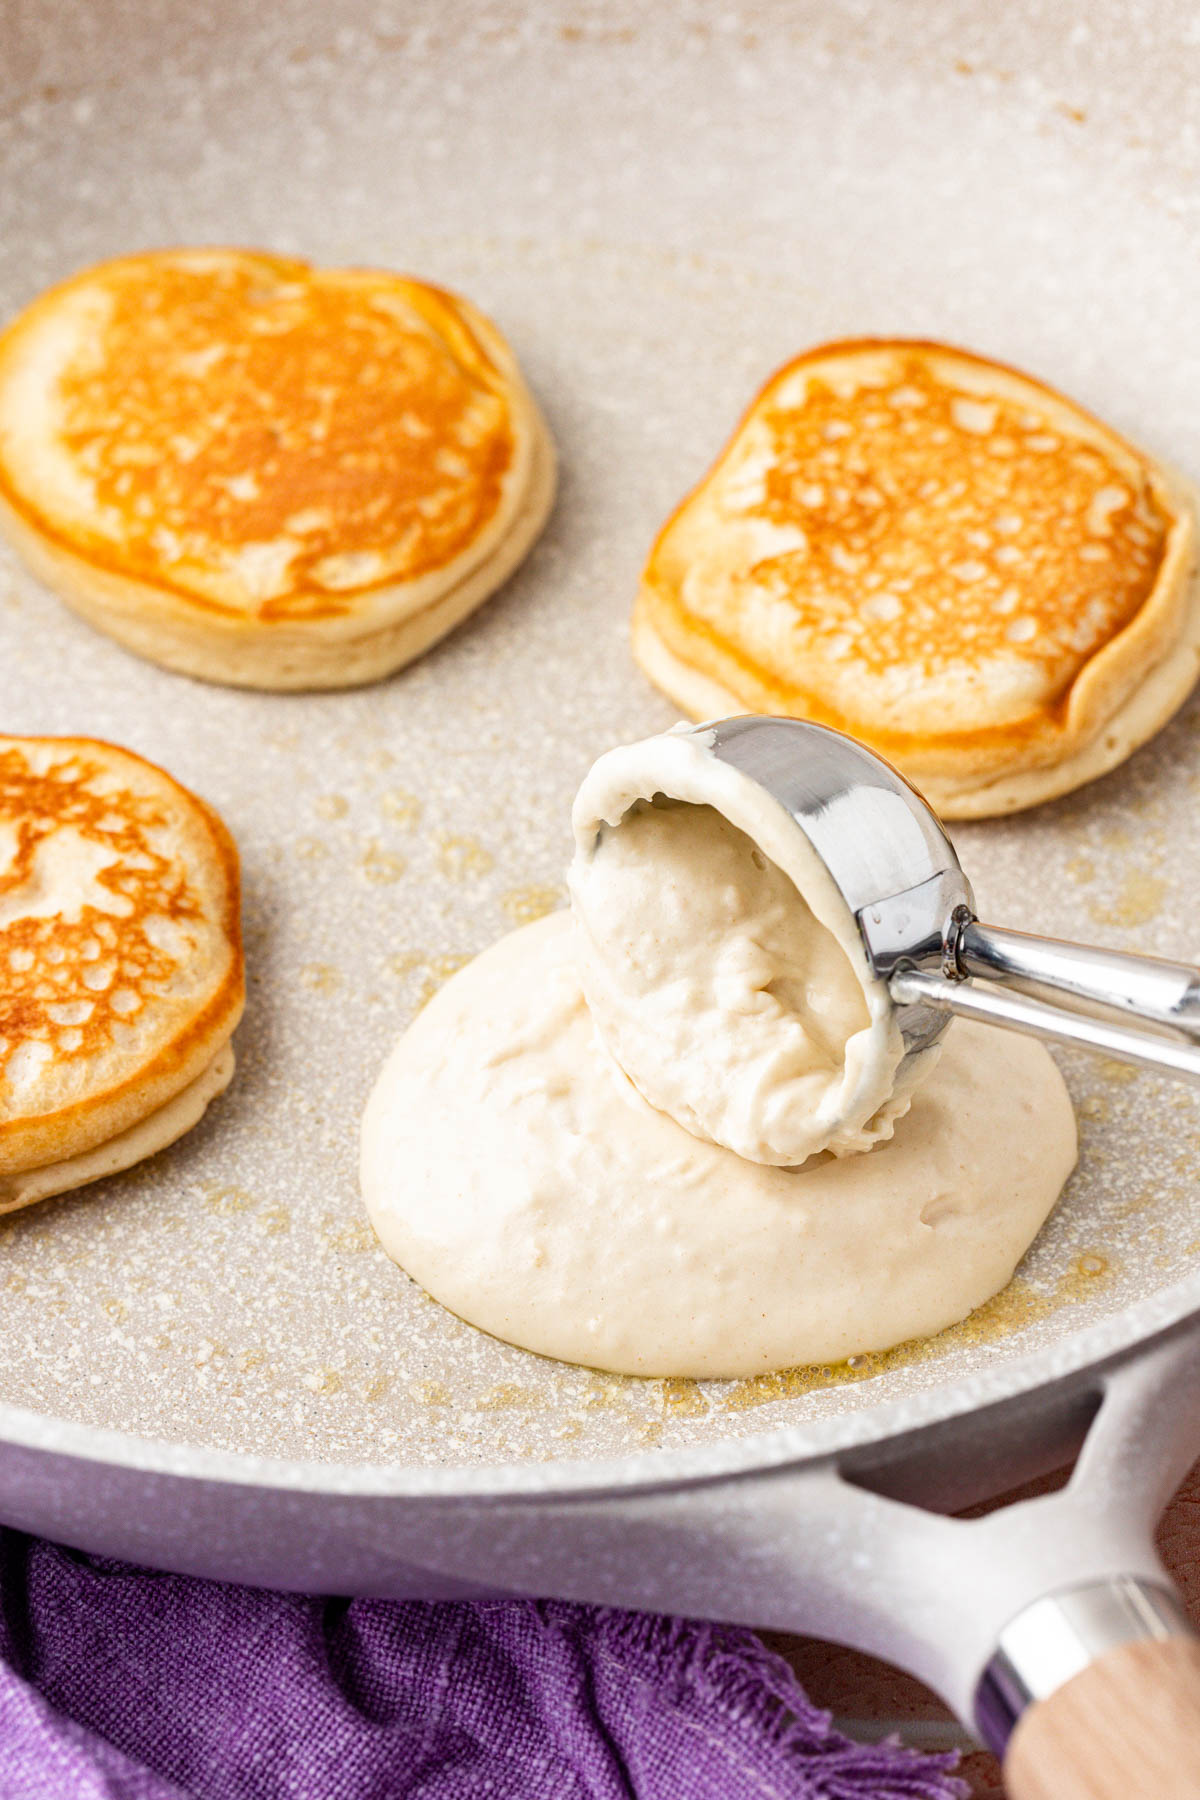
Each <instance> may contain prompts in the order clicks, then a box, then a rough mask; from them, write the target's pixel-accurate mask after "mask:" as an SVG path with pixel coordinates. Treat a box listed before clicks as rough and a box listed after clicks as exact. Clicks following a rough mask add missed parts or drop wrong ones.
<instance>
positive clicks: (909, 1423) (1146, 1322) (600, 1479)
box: [0, 1270, 1200, 1504]
mask: <svg viewBox="0 0 1200 1800" xmlns="http://www.w3.org/2000/svg"><path fill="white" fill-rule="evenodd" d="M1190 1315H1200V1270H1196V1271H1194V1272H1192V1273H1191V1274H1189V1275H1186V1276H1184V1277H1182V1278H1181V1279H1180V1280H1178V1281H1175V1282H1171V1283H1169V1284H1168V1285H1167V1286H1165V1287H1163V1288H1160V1289H1159V1290H1158V1291H1157V1292H1156V1293H1153V1294H1149V1295H1146V1296H1145V1297H1143V1298H1142V1299H1140V1300H1136V1301H1133V1302H1131V1303H1130V1304H1129V1305H1128V1306H1126V1307H1124V1308H1122V1309H1121V1311H1120V1312H1117V1313H1114V1314H1112V1315H1111V1316H1110V1317H1109V1318H1106V1319H1102V1320H1099V1321H1097V1322H1096V1323H1095V1324H1092V1325H1087V1326H1083V1327H1081V1328H1080V1329H1078V1330H1076V1331H1073V1332H1069V1333H1067V1334H1065V1335H1064V1336H1063V1337H1061V1338H1058V1339H1056V1340H1055V1341H1054V1342H1053V1343H1051V1344H1048V1345H1045V1346H1043V1347H1042V1348H1041V1349H1039V1350H1035V1351H1031V1352H1029V1353H1027V1354H1026V1355H1024V1356H1021V1357H1017V1358H1015V1359H1014V1360H1013V1361H1011V1362H1008V1361H1006V1362H1005V1363H1004V1364H1003V1365H1001V1366H1000V1367H998V1368H997V1369H995V1370H982V1371H979V1370H976V1371H974V1372H973V1373H971V1374H969V1375H965V1376H962V1377H960V1378H959V1379H958V1380H957V1381H949V1382H942V1383H939V1384H937V1385H936V1386H934V1387H931V1388H927V1389H924V1390H922V1391H921V1392H919V1393H917V1394H914V1395H909V1396H904V1397H902V1398H900V1399H895V1400H889V1401H885V1402H882V1403H881V1404H878V1405H876V1406H867V1407H860V1408H856V1409H855V1410H854V1411H851V1412H846V1413H839V1414H834V1415H833V1416H831V1417H827V1418H822V1419H814V1420H811V1421H809V1422H807V1423H804V1424H794V1425H781V1426H776V1427H775V1428H774V1429H772V1430H770V1431H765V1432H754V1433H751V1434H750V1435H749V1436H746V1437H734V1438H719V1439H717V1440H715V1441H714V1443H712V1444H709V1445H696V1444H690V1445H684V1446H681V1447H679V1448H677V1449H666V1450H664V1449H652V1450H641V1451H636V1452H633V1453H630V1454H627V1455H621V1456H615V1457H603V1458H595V1459H587V1460H584V1459H580V1460H577V1461H574V1460H566V1459H564V1460H562V1461H553V1460H551V1461H536V1462H534V1461H528V1462H526V1461H522V1462H514V1463H489V1464H487V1465H485V1466H484V1467H482V1468H479V1467H473V1466H472V1465H470V1464H466V1463H464V1464H460V1465H455V1466H453V1467H449V1468H442V1467H438V1466H437V1465H426V1464H420V1463H416V1464H404V1465H389V1464H385V1463H345V1462H320V1461H314V1460H305V1459H303V1458H295V1457H270V1456H262V1455H259V1454H258V1453H257V1452H254V1451H248V1450H221V1449H217V1448H214V1447H211V1446H205V1445H201V1444H188V1443H173V1442H171V1441H170V1440H169V1439H164V1438H151V1437H141V1436H139V1435H138V1434H137V1433H136V1432H129V1431H121V1430H118V1429H116V1428H114V1427H109V1426H94V1425H85V1424H83V1423H81V1422H79V1421H77V1420H70V1419H58V1418H55V1417H53V1416H52V1415H50V1414H47V1413H41V1412H37V1411H36V1410H34V1409H32V1408H27V1407H20V1406H16V1405H13V1404H12V1403H9V1402H0V1450H2V1449H13V1450H18V1451H27V1452H33V1453H35V1454H44V1455H49V1456H59V1457H65V1458H68V1459H71V1460H75V1461H79V1462H85V1463H91V1464H98V1465H102V1466H106V1467H108V1468H110V1469H113V1470H116V1471H119V1472H121V1473H128V1474H135V1475H149V1476H157V1477H164V1478H167V1479H175V1480H183V1481H188V1482H197V1483H209V1484H218V1485H223V1486H226V1487H229V1488H240V1489H243V1490H247V1491H249V1492H254V1493H258V1494H264V1493H273V1494H289V1495H304V1496H306V1497H308V1498H313V1499H321V1498H327V1499H365V1500H381V1501H386V1500H397V1501H402V1500H408V1501H413V1502H418V1501H442V1500H446V1501H451V1500H460V1501H463V1502H468V1503H469V1502H471V1501H481V1500H483V1501H486V1500H497V1501H509V1500H512V1501H518V1502H526V1503H533V1504H536V1503H537V1502H539V1501H542V1502H546V1501H556V1500H559V1499H563V1498H571V1499H587V1498H589V1497H604V1496H606V1495H615V1494H618V1493H621V1492H627V1493H633V1492H638V1491H650V1490H655V1489H658V1490H661V1489H665V1488H671V1487H681V1486H694V1485H701V1484H707V1483H712V1482H714V1481H720V1480H728V1479H732V1478H738V1477H746V1476H753V1475H757V1474H767V1473H769V1472H770V1471H773V1470H778V1469H780V1468H783V1467H786V1466H802V1465H807V1464H817V1463H821V1462H824V1461H827V1460H828V1459H829V1458H830V1457H832V1456H835V1455H837V1454H839V1453H841V1452H844V1451H848V1450H852V1449H855V1448H861V1447H862V1446H864V1445H877V1444H883V1443H886V1442H888V1441H889V1440H891V1439H895V1438H898V1437H901V1436H909V1435H913V1434H918V1433H920V1432H922V1431H924V1430H926V1429H930V1428H933V1427H935V1426H944V1425H948V1424H951V1423H953V1421H955V1420H957V1419H961V1418H963V1417H969V1416H970V1415H971V1414H973V1413H975V1412H977V1411H979V1410H981V1409H982V1408H984V1407H987V1406H989V1405H992V1404H995V1403H997V1402H1000V1401H1006V1400H1007V1401H1019V1400H1021V1399H1023V1398H1024V1399H1028V1398H1030V1397H1031V1396H1033V1395H1034V1394H1036V1393H1037V1392H1038V1391H1039V1390H1044V1389H1047V1388H1050V1387H1053V1386H1054V1385H1056V1384H1057V1383H1058V1382H1060V1381H1062V1380H1064V1379H1066V1378H1068V1377H1070V1376H1073V1375H1079V1374H1080V1373H1083V1372H1086V1370H1087V1369H1088V1368H1090V1367H1092V1366H1095V1365H1097V1364H1099V1363H1101V1362H1112V1361H1113V1360H1118V1359H1132V1358H1133V1356H1135V1355H1136V1352H1137V1350H1138V1347H1139V1346H1140V1345H1141V1344H1142V1343H1144V1342H1145V1341H1146V1340H1148V1339H1150V1338H1152V1337H1154V1336H1155V1335H1157V1334H1158V1333H1160V1332H1162V1331H1164V1330H1167V1329H1169V1328H1170V1327H1171V1326H1175V1325H1179V1324H1181V1323H1182V1322H1184V1321H1186V1320H1187V1319H1188V1317H1189V1316H1190Z"/></svg>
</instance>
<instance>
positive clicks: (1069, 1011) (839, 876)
mask: <svg viewBox="0 0 1200 1800" xmlns="http://www.w3.org/2000/svg"><path fill="white" fill-rule="evenodd" d="M693 729H694V732H695V735H696V736H698V737H701V738H702V739H703V740H704V741H705V744H706V747H707V748H708V749H709V750H710V751H711V753H712V755H714V756H716V757H718V758H719V759H720V760H721V761H722V762H725V763H728V764H729V765H730V766H731V767H732V768H735V769H738V770H739V771H740V772H741V773H742V774H743V775H748V776H749V777H750V778H751V780H753V781H756V782H757V783H758V784H759V786H760V787H763V788H765V789H766V790H767V792H768V793H769V794H771V795H772V796H773V797H774V799H776V800H778V801H779V803H780V805H781V806H783V807H785V808H786V809H787V811H788V812H789V813H790V814H791V816H792V818H793V819H794V820H795V821H796V824H797V825H798V826H799V827H800V829H801V831H803V833H804V835H805V837H807V838H808V840H809V842H810V843H811V844H812V846H813V848H814V849H815V850H816V852H817V854H818V855H819V856H820V858H821V860H822V862H823V863H824V864H825V866H826V868H827V869H828V870H829V873H830V875H831V876H832V877H833V879H834V881H835V882H836V884H837V887H838V889H839V890H840V892H841V894H842V897H843V898H844V900H845V901H846V904H847V905H848V906H849V908H850V910H851V912H852V913H853V914H854V917H855V919H856V921H857V923H858V928H859V931H860V932H861V934H862V941H863V944H864V946H865V948H866V952H867V957H868V959H869V961H870V964H871V967H872V968H873V970H874V971H875V973H876V974H877V975H878V976H879V977H880V978H881V979H882V980H884V981H886V982H887V984H888V987H889V989H890V991H891V994H892V998H893V1000H894V1001H895V1003H896V1008H897V1019H898V1023H899V1025H900V1029H901V1032H902V1033H903V1037H904V1042H905V1046H906V1052H907V1054H908V1055H909V1056H912V1055H915V1054H916V1053H917V1052H919V1051H921V1050H923V1049H925V1048H927V1046H928V1045H930V1044H931V1043H933V1042H935V1041H936V1039H937V1038H939V1037H940V1036H941V1034H942V1032H943V1031H945V1029H946V1026H947V1025H948V1024H949V1022H950V1016H951V1014H952V1013H959V1014H961V1015H962V1017H964V1018H968V1019H983V1020H985V1021H986V1022H987V1023H988V1024H991V1025H1003V1026H1005V1027H1007V1028H1008V1029H1009V1030H1011V1031H1026V1032H1029V1033H1031V1034H1032V1035H1033V1036H1035V1037H1042V1038H1052V1039H1054V1040H1055V1041H1056V1042H1058V1043H1064V1044H1083V1045H1085V1046H1086V1047H1087V1048H1088V1049H1091V1050H1098V1051H1101V1052H1102V1053H1103V1054H1104V1055H1106V1056H1113V1057H1117V1058H1118V1059H1119V1060H1120V1061H1122V1062H1130V1063H1140V1064H1142V1065H1143V1066H1144V1067H1146V1068H1152V1069H1166V1070H1169V1071H1170V1072H1171V1073H1173V1074H1176V1075H1186V1076H1190V1077H1191V1078H1192V1079H1193V1080H1200V969H1196V968H1192V967H1189V966H1188V965H1187V964H1186V963H1172V962H1164V961H1162V960H1160V959H1159V958H1157V957H1150V956H1130V955H1127V954H1125V953H1124V952H1122V951H1118V950H1098V949H1093V948H1091V947H1090V946H1088V945H1086V944H1071V943H1065V942H1062V941H1060V940H1058V939H1056V938H1044V937H1035V936H1033V935H1032V934H1031V933H1029V932H1024V931H1007V930H1004V929H1002V928H1000V927H998V926H994V925H982V924H980V922H979V920H978V919H977V918H976V916H975V900H974V895H973V894H972V892H971V884H970V882H969V881H968V880H967V877H966V875H965V874H964V873H963V870H962V867H961V865H960V863H959V860H958V857H957V855H956V854H955V850H954V846H953V844H952V843H951V842H950V839H949V838H948V837H947V836H946V833H945V832H944V831H943V829H942V827H941V824H940V823H939V821H938V819H937V817H936V815H935V814H934V812H933V811H932V809H931V808H930V807H929V806H927V805H926V803H925V801H924V800H923V799H922V798H921V796H920V794H918V793H917V791H916V789H915V788H913V787H910V785H909V784H908V782H907V781H905V779H904V778H903V776H902V775H898V774H897V773H896V771H895V769H893V768H892V767H891V766H890V765H889V764H888V763H886V762H884V761H883V760H882V758H881V757H878V756H876V755H874V754H873V752H872V751H870V750H867V749H865V748H864V746H863V745H862V744H859V743H856V742H855V741H854V739H853V738H848V737H845V736H843V734H842V733H841V732H840V731H831V730H829V728H828V727H827V726H824V725H813V724H809V723H807V722H805V721H803V720H799V719H778V718H760V717H748V718H737V719H723V720H720V721H717V722H715V723H711V724H707V725H698V726H695V727H694V728H693Z"/></svg>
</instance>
